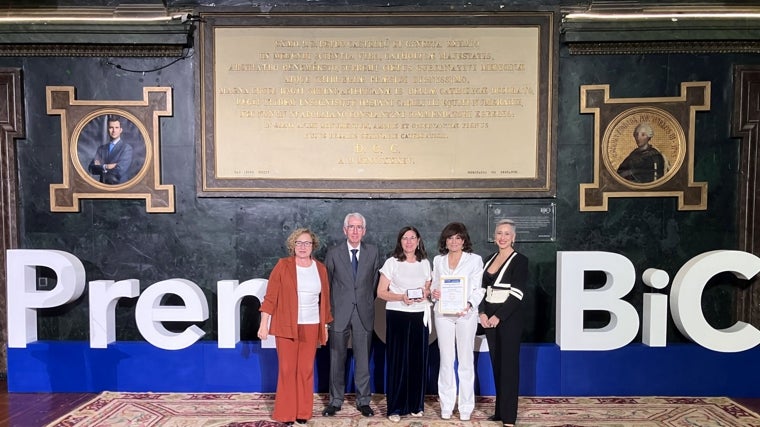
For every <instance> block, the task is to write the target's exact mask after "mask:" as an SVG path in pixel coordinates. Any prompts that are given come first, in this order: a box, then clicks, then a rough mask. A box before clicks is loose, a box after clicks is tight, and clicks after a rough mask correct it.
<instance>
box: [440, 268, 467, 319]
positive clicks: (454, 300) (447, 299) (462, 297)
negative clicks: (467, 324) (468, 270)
mask: <svg viewBox="0 0 760 427" xmlns="http://www.w3.org/2000/svg"><path fill="white" fill-rule="evenodd" d="M439 286H440V290H441V299H440V301H439V305H438V310H439V311H440V312H441V313H443V314H459V313H462V312H464V311H467V278H466V277H463V276H441V282H440V283H439Z"/></svg>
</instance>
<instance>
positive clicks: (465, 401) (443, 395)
mask: <svg viewBox="0 0 760 427" xmlns="http://www.w3.org/2000/svg"><path fill="white" fill-rule="evenodd" d="M438 252H439V253H440V255H437V256H436V257H435V258H434V259H433V284H432V289H433V291H432V295H433V299H434V300H437V303H436V305H435V329H436V334H437V336H438V348H439V351H440V358H441V361H440V366H439V370H438V398H439V400H440V403H441V418H443V419H444V420H448V419H450V418H451V414H452V413H453V412H454V406H455V405H456V406H458V408H459V419H460V420H462V421H468V420H469V419H470V415H471V414H472V410H473V409H474V408H475V357H474V350H475V333H476V331H477V329H478V310H477V309H478V305H479V304H480V301H481V300H482V299H483V295H484V294H485V292H484V290H483V288H482V287H481V280H482V277H483V259H482V258H481V257H480V255H477V254H474V253H472V242H471V241H470V235H469V233H467V227H465V225H464V224H462V223H461V222H452V223H450V224H448V225H447V226H446V227H444V228H443V231H441V237H440V238H439V239H438ZM452 278H453V280H455V281H456V282H459V283H462V284H463V285H464V289H463V294H461V295H459V294H457V293H456V292H455V293H454V295H450V294H449V295H444V297H445V298H446V300H445V301H440V299H441V290H440V289H441V281H442V280H451V279H452ZM459 278H462V279H463V280H460V279H459ZM456 358H458V359H459V363H458V366H457V370H456V373H455V372H454V360H455V359H456ZM456 376H458V377H459V393H458V400H459V401H458V402H457V381H456Z"/></svg>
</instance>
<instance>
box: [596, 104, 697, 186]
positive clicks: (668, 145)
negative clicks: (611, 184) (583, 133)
mask: <svg viewBox="0 0 760 427" xmlns="http://www.w3.org/2000/svg"><path fill="white" fill-rule="evenodd" d="M685 153H686V137H685V135H684V131H683V128H682V127H681V125H680V124H679V122H678V120H676V118H675V117H673V115H672V114H670V113H669V112H667V111H665V110H662V109H659V108H656V107H635V108H630V109H628V110H625V111H623V112H622V113H620V114H618V116H617V117H615V118H614V119H613V120H612V121H610V124H609V126H608V127H607V129H606V130H605V132H604V136H603V138H602V158H603V161H604V165H605V167H606V168H607V170H608V171H609V172H610V175H611V176H612V177H614V178H615V179H616V180H617V181H618V182H620V183H621V184H623V185H625V186H628V187H631V188H634V189H649V188H654V187H657V186H659V185H661V184H663V183H665V182H667V181H668V180H669V179H670V178H672V177H673V176H674V175H675V173H676V172H677V171H678V169H679V168H680V167H681V165H682V164H683V161H684V157H685Z"/></svg>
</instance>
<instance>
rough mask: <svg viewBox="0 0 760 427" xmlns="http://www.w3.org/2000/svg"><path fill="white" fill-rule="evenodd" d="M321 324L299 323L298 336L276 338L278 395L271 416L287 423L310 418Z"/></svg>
mask: <svg viewBox="0 0 760 427" xmlns="http://www.w3.org/2000/svg"><path fill="white" fill-rule="evenodd" d="M318 331H319V324H313V325H300V324H299V325H298V337H297V338H295V339H293V338H281V337H275V343H276V345H277V362H278V364H279V368H278V373H277V394H276V395H275V398H274V411H273V412H272V419H273V420H275V421H281V422H288V421H295V420H296V419H303V420H309V419H311V415H312V409H313V406H314V357H315V356H316V354H317V333H318Z"/></svg>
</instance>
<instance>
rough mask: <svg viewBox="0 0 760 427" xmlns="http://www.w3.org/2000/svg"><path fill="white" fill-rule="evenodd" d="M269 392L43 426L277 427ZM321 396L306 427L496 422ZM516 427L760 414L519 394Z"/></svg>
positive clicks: (704, 404)
mask: <svg viewBox="0 0 760 427" xmlns="http://www.w3.org/2000/svg"><path fill="white" fill-rule="evenodd" d="M273 404H274V395H273V394H272V393H114V392H104V393H102V394H100V395H98V396H97V397H95V398H94V399H93V400H91V401H89V402H87V403H86V404H84V405H82V406H80V407H79V408H77V409H75V410H74V411H72V412H70V413H69V414H66V415H64V416H63V417H61V418H59V419H58V420H56V421H55V422H53V423H51V424H49V425H48V427H127V426H129V427H149V426H150V427H153V426H160V427H281V426H283V425H284V424H282V423H278V422H276V421H272V420H271V418H270V414H271V412H272V407H273ZM326 404H327V396H326V395H324V394H315V395H314V418H312V419H311V420H309V422H308V426H309V427H328V426H329V427H332V426H336V427H349V426H357V427H375V426H382V427H390V426H398V427H402V426H404V427H406V426H409V427H423V426H424V427H427V426H429V427H444V426H451V427H499V426H500V423H496V422H491V421H488V420H487V418H488V416H489V415H490V414H492V413H493V406H494V400H493V397H489V396H481V397H478V400H477V402H476V405H475V411H474V412H473V413H472V417H471V419H470V420H469V421H460V420H459V417H458V414H457V413H456V412H455V413H454V416H453V417H452V418H451V419H450V420H443V419H441V418H440V406H439V404H438V399H437V397H436V396H428V397H427V398H426V401H425V413H424V416H423V417H420V418H414V417H409V416H406V417H402V419H401V422H399V423H393V422H391V421H389V420H388V419H387V418H386V417H385V411H386V405H385V398H384V396H383V395H374V396H373V401H372V405H371V406H372V408H373V409H374V410H375V413H376V415H375V416H374V417H369V418H366V417H362V416H361V414H360V413H359V411H358V410H357V409H356V407H355V401H354V396H353V395H346V401H345V402H344V403H343V408H342V410H341V411H339V412H338V413H337V414H336V416H334V417H323V416H321V412H322V409H323V408H324V407H325V405H326ZM517 426H519V427H627V426H631V427H661V426H662V427H692V426H693V427H708V426H709V427H724V426H725V427H760V415H758V414H756V413H754V412H752V411H751V410H749V409H747V408H745V407H743V406H741V405H739V404H737V403H736V402H734V401H733V400H731V399H729V398H725V397H523V398H520V403H519V413H518V418H517Z"/></svg>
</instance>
